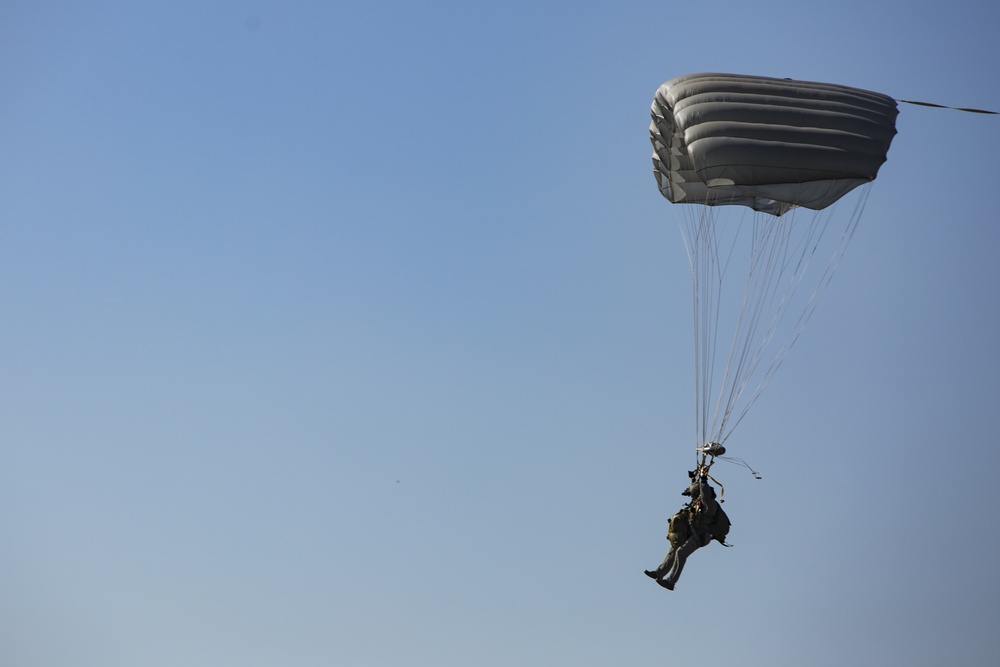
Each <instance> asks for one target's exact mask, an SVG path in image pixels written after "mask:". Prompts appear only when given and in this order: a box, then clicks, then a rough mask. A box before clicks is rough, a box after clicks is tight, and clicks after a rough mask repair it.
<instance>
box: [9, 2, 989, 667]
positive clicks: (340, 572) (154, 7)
mask: <svg viewBox="0 0 1000 667" xmlns="http://www.w3.org/2000/svg"><path fill="white" fill-rule="evenodd" d="M902 6H903V5H901V4H900V3H898V2H888V1H881V0H872V1H866V2H855V1H851V0H848V1H845V2H837V3H822V4H821V3H803V2H801V1H798V0H797V1H769V2H758V3H747V2H711V1H709V2H702V3H696V4H691V3H680V2H666V1H661V2H628V1H621V2H608V3H595V2H544V1H539V0H531V1H521V0H507V1H505V2H491V3H481V2H474V1H471V0H462V1H454V2H402V1H398V2H368V3H363V2H354V3H347V2H265V1H263V0H260V1H243V2H240V1H231V2H190V1H178V0H172V1H171V2H87V3H80V2H56V1H53V2H22V1H18V0H8V1H7V2H5V3H4V4H3V7H2V9H0V65H2V67H0V89H2V95H0V98H2V102H0V118H2V123H0V313H2V317H0V530H2V543H3V544H2V547H0V662H2V663H3V664H5V665H12V666H15V665H16V666H17V667H47V666H60V667H61V666H64V665H74V666H75V667H85V666H94V667H98V666H100V667H135V666H137V665H141V666H143V667H161V666H162V667H175V666H176V665H188V666H202V665H204V666H206V667H228V666H233V667H237V666H238V667H251V666H257V665H262V666H263V665H268V666H270V665H295V666H297V667H305V666H311V665H317V666H318V665H324V666H325V665H343V666H350V667H384V666H385V665H428V666H431V665H433V666H435V667H440V666H456V667H458V666H461V667H466V666H468V665H481V666H484V667H485V666H494V665H496V666H501V665H502V666H505V667H507V666H510V665H564V666H573V667H582V666H602V667H603V666H607V665H673V664H684V663H687V662H692V661H696V660H697V661H705V662H702V663H700V664H739V665H749V666H764V665H767V666H775V665H779V666H782V665H790V666H792V665H795V666H798V665H804V664H809V665H830V666H838V667H841V666H843V665H848V664H852V665H885V664H895V665H916V666H921V665H928V666H934V665H944V664H965V665H976V664H980V665H981V664H993V663H994V662H995V661H996V660H997V653H998V650H1000V634H998V633H997V627H996V626H997V619H998V614H997V605H996V600H997V599H998V597H1000V577H998V575H997V571H996V563H997V559H998V553H1000V537H998V533H997V531H996V530H995V528H994V521H995V517H996V515H997V513H998V511H1000V492H998V490H997V486H996V485H997V482H996V480H997V474H998V468H1000V453H998V448H997V443H996V437H995V436H996V424H997V418H996V415H997V411H998V407H997V406H998V404H1000V382H998V378H1000V352H998V345H997V343H998V336H1000V295H998V288H1000V263H998V262H997V260H996V258H997V254H998V251H1000V225H998V222H1000V221H998V219H997V207H996V201H995V197H994V196H993V195H994V194H995V190H996V180H997V176H998V169H997V154H998V151H1000V119H998V118H997V117H991V116H977V115H972V114H963V113H959V112H955V111H945V110H933V109H925V108H920V107H914V106H907V105H903V106H902V108H901V114H900V117H899V122H898V128H899V135H898V136H897V137H896V139H895V141H894V143H893V146H892V149H891V150H890V153H889V160H888V162H887V163H886V164H885V166H884V167H883V168H882V171H881V172H880V175H879V177H878V180H877V181H876V183H875V187H874V189H873V190H872V193H871V197H870V199H869V203H868V207H867V209H866V212H865V217H864V219H863V220H862V224H861V226H860V228H859V229H858V232H857V234H856V235H855V237H854V240H853V242H852V245H851V247H850V250H849V252H848V254H847V257H846V259H845V260H844V261H843V263H842V264H841V268H840V271H839V273H838V274H837V277H836V279H835V280H834V282H833V284H832V286H831V287H830V289H829V290H828V292H827V294H826V296H825V298H824V301H823V303H822V304H821V306H820V309H819V310H818V311H817V313H816V315H815V316H814V317H813V319H812V320H811V322H810V325H809V328H808V329H807V331H806V333H805V335H804V336H803V337H802V339H801V340H800V342H799V343H798V344H797V345H796V347H795V348H794V349H793V350H792V353H791V355H790V356H789V358H788V360H787V361H786V362H785V364H784V366H783V367H782V368H781V371H780V372H779V373H778V375H777V376H776V378H775V379H774V380H773V381H772V383H771V384H770V385H769V387H768V390H767V392H766V393H765V394H764V396H763V397H762V398H761V400H760V401H759V402H758V403H757V404H756V405H755V406H754V408H753V410H752V411H751V413H750V415H749V416H748V417H747V418H746V419H745V420H744V421H743V422H742V423H741V424H740V426H739V428H738V429H737V431H736V433H735V435H734V436H733V437H732V438H731V439H730V440H729V442H728V443H727V445H728V446H729V448H730V451H731V453H733V454H734V455H738V456H742V457H744V458H746V459H748V460H749V461H750V462H751V463H752V464H753V465H754V467H756V468H757V469H759V470H760V471H762V473H763V476H764V478H763V480H761V481H756V480H754V479H753V477H752V476H751V475H750V474H749V473H748V472H747V471H746V470H744V469H741V468H738V467H736V466H723V465H721V464H720V465H718V466H717V467H716V468H715V470H714V471H715V472H717V473H718V475H717V477H718V478H719V480H720V481H722V482H723V483H724V484H725V486H726V500H727V502H726V505H725V507H726V509H727V511H728V512H729V514H730V516H731V518H732V520H733V523H734V526H733V530H732V533H731V534H730V538H729V541H730V542H732V543H733V544H734V545H735V546H734V547H733V548H731V549H723V548H721V547H719V546H718V545H712V546H711V547H709V548H707V549H704V550H702V551H699V552H698V553H697V554H695V556H694V557H692V559H691V560H690V561H689V563H688V567H687V569H686V570H685V572H684V576H683V578H682V579H681V582H680V584H679V585H678V587H677V590H676V591H674V592H668V591H665V590H663V589H661V588H660V587H658V586H656V585H655V584H654V583H652V582H651V581H650V580H649V579H647V578H646V577H645V576H643V574H642V570H643V569H645V568H649V567H651V566H654V565H656V564H658V563H659V562H660V560H661V559H662V557H663V555H664V553H665V551H666V541H665V539H664V535H665V532H666V520H667V518H668V517H669V515H670V514H672V513H673V512H674V511H675V510H676V509H677V508H678V507H679V506H680V504H681V502H682V501H683V500H684V499H683V498H682V497H681V496H680V494H679V492H680V491H681V489H682V488H683V487H684V486H685V484H686V481H687V476H686V471H687V470H688V469H690V467H691V464H692V462H693V460H694V454H693V452H692V451H691V444H692V441H693V435H694V388H693V369H692V341H691V323H690V322H691V306H690V297H691V295H690V273H689V269H688V265H687V259H686V255H685V253H684V249H683V245H682V243H681V236H680V232H679V230H678V226H677V222H676V218H675V216H674V214H673V212H672V211H671V210H670V204H669V203H668V202H667V201H666V200H665V199H663V198H662V197H661V196H660V194H659V192H658V191H657V189H656V185H655V181H654V179H653V176H652V165H651V160H650V154H651V152H652V149H651V146H650V144H649V140H648V126H649V105H650V102H651V101H652V96H653V93H654V92H655V90H656V88H657V87H658V86H659V85H660V84H661V83H662V82H663V81H665V80H667V79H670V78H673V77H675V76H679V75H682V74H688V73H693V72H704V71H723V72H736V73H746V74H758V75H765V76H777V77H793V78H801V79H810V80H818V81H829V82H835V83H842V84H847V85H852V86H857V87H862V88H868V89H872V90H877V91H880V92H885V93H887V94H889V95H892V96H894V97H897V98H903V99H915V100H926V101H931V102H939V103H943V104H949V105H956V106H971V107H981V108H992V109H1000V85H998V79H997V66H998V63H1000V42H998V41H997V35H996V28H997V25H998V24H1000V20H998V15H997V10H996V9H995V8H990V7H989V3H983V2H972V1H971V0H970V1H966V0H957V1H956V2H951V3H948V4H947V5H946V6H944V7H943V6H942V5H941V3H936V2H935V3H930V2H916V3H909V4H908V5H906V8H905V9H902V10H901V9H899V8H900V7H902Z"/></svg>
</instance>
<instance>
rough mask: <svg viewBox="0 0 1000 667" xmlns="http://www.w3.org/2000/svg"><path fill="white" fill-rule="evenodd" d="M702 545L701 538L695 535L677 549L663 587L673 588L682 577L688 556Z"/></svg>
mask: <svg viewBox="0 0 1000 667" xmlns="http://www.w3.org/2000/svg"><path fill="white" fill-rule="evenodd" d="M699 547H701V540H699V539H698V537H696V536H695V535H692V536H691V537H689V538H688V539H687V540H686V541H685V542H684V544H682V545H681V547H680V548H679V549H677V550H676V551H677V553H676V554H675V555H674V561H673V568H672V569H671V571H670V574H669V575H667V577H666V579H664V580H663V585H664V586H663V587H664V588H669V589H671V590H673V588H674V584H676V583H677V580H678V579H680V577H681V572H682V571H683V570H684V563H686V562H687V558H688V556H690V555H691V554H692V553H693V552H694V551H695V550H696V549H698V548H699Z"/></svg>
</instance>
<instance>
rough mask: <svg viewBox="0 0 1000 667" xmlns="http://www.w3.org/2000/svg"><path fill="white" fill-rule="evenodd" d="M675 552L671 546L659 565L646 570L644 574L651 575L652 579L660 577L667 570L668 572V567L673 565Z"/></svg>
mask: <svg viewBox="0 0 1000 667" xmlns="http://www.w3.org/2000/svg"><path fill="white" fill-rule="evenodd" d="M676 553H677V549H675V548H674V547H673V546H671V547H670V551H669V552H667V557H666V558H664V559H663V562H662V563H660V566H659V567H658V568H656V569H655V570H652V571H650V570H646V574H647V575H648V576H650V577H652V578H653V579H660V578H662V577H663V575H665V574H666V573H667V572H670V568H671V567H673V566H674V558H675V554H676Z"/></svg>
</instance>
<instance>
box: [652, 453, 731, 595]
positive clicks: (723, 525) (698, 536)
mask: <svg viewBox="0 0 1000 667" xmlns="http://www.w3.org/2000/svg"><path fill="white" fill-rule="evenodd" d="M688 475H689V476H690V477H691V479H692V481H691V486H689V487H688V488H687V489H685V490H684V491H683V492H682V493H683V495H685V496H690V497H691V502H690V503H688V504H687V505H685V506H684V507H682V508H681V509H680V511H679V512H677V513H676V514H674V515H673V516H672V517H670V524H669V528H668V533H667V540H668V541H669V542H670V551H669V552H667V557H666V558H664V559H663V562H662V563H660V566H659V567H657V568H656V569H655V570H646V571H645V572H646V576H648V577H650V578H652V579H655V580H656V583H658V584H659V585H660V586H663V587H664V588H666V589H667V590H671V591H672V590H674V586H675V585H676V584H677V580H678V579H679V578H680V576H681V571H682V570H683V569H684V564H685V563H686V562H687V559H688V556H690V555H691V554H692V553H694V552H695V551H697V550H698V549H700V548H701V547H704V546H708V544H709V543H710V542H711V541H712V540H718V542H719V544H721V545H723V546H728V545H727V544H726V535H728V534H729V525H730V524H729V517H728V516H727V515H726V512H725V511H724V510H723V509H722V507H721V506H720V505H719V503H718V501H717V500H716V496H715V489H713V488H712V486H711V485H710V484H709V483H708V479H707V477H706V476H700V477H699V476H697V475H696V472H689V473H688Z"/></svg>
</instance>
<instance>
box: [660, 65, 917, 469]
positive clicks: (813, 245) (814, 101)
mask: <svg viewBox="0 0 1000 667" xmlns="http://www.w3.org/2000/svg"><path fill="white" fill-rule="evenodd" d="M651 113H652V124H651V125H650V140H651V141H652V143H653V168H654V169H653V171H654V174H655V176H656V180H657V185H658V186H659V189H660V192H661V193H662V194H663V196H664V197H666V198H667V199H668V200H669V201H670V202H672V203H673V204H676V205H677V206H674V207H673V208H674V210H675V211H676V212H677V213H678V216H679V218H680V226H681V232H682V235H683V238H684V243H685V247H686V249H687V253H688V258H689V260H690V263H691V274H692V278H693V283H692V285H693V297H694V298H693V303H694V341H695V342H694V347H695V399H696V400H695V403H696V409H695V412H696V429H695V430H696V440H697V442H696V447H697V446H705V445H707V444H709V443H712V444H717V445H720V446H721V445H722V444H723V443H725V442H726V440H727V438H729V436H730V435H731V433H732V431H733V429H735V428H736V426H737V425H738V424H739V422H740V421H741V420H742V419H743V417H744V416H745V415H746V414H747V411H748V410H749V409H750V407H751V406H752V405H753V403H754V402H755V401H756V400H757V398H758V397H759V396H760V393H761V392H762V391H763V389H764V387H765V386H766V385H767V383H768V381H769V380H770V379H771V377H772V376H773V375H774V373H775V371H776V370H777V369H778V367H779V366H780V365H781V363H782V361H783V360H784V358H785V356H786V355H787V353H788V350H789V349H790V348H791V346H792V344H793V343H794V342H795V341H796V339H797V338H798V337H799V335H800V334H801V332H802V330H803V327H804V326H805V324H806V322H807V321H808V319H809V317H810V316H811V315H812V313H813V311H814V309H815V307H816V304H817V302H818V300H819V298H820V296H821V295H822V293H823V290H824V289H825V287H826V286H827V284H828V283H829V281H830V278H831V277H832V275H833V272H834V270H835V269H836V267H837V264H838V263H839V261H840V259H841V258H842V257H843V255H844V251H845V250H846V247H847V243H848V241H849V240H850V238H851V236H852V235H853V233H854V230H855V229H856V227H857V224H858V220H859V219H860V217H861V213H862V211H863V209H864V204H865V202H866V201H867V197H868V191H869V188H870V184H871V183H872V181H873V180H874V179H875V177H876V175H877V174H878V170H879V168H880V167H881V166H882V164H883V163H884V162H885V160H886V154H887V152H888V150H889V145H890V143H891V142H892V139H893V137H894V136H895V134H896V128H895V122H896V115H897V113H898V111H897V107H896V101H895V100H894V99H893V98H891V97H888V96H886V95H882V94H880V93H875V92H871V91H866V90H861V89H857V88H849V87H846V86H840V85H833V84H826V83H816V82H809V81H794V80H791V79H776V78H768V77H756V76H744V75H734V74H692V75H688V76H682V77H679V78H676V79H672V80H671V81H668V82H667V83H665V84H663V85H662V86H661V87H660V89H659V90H658V91H657V92H656V96H655V98H654V100H653V105H652V110H651ZM848 195H850V196H849V197H848ZM848 199H851V200H853V205H850V206H848V207H847V210H840V211H837V210H836V209H838V208H841V209H843V207H844V205H845V203H846V202H847V200H848ZM824 258H825V264H823V260H824ZM815 259H819V261H818V262H814V261H813V260H815ZM817 265H818V266H817ZM702 458H704V456H703V457H702Z"/></svg>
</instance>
